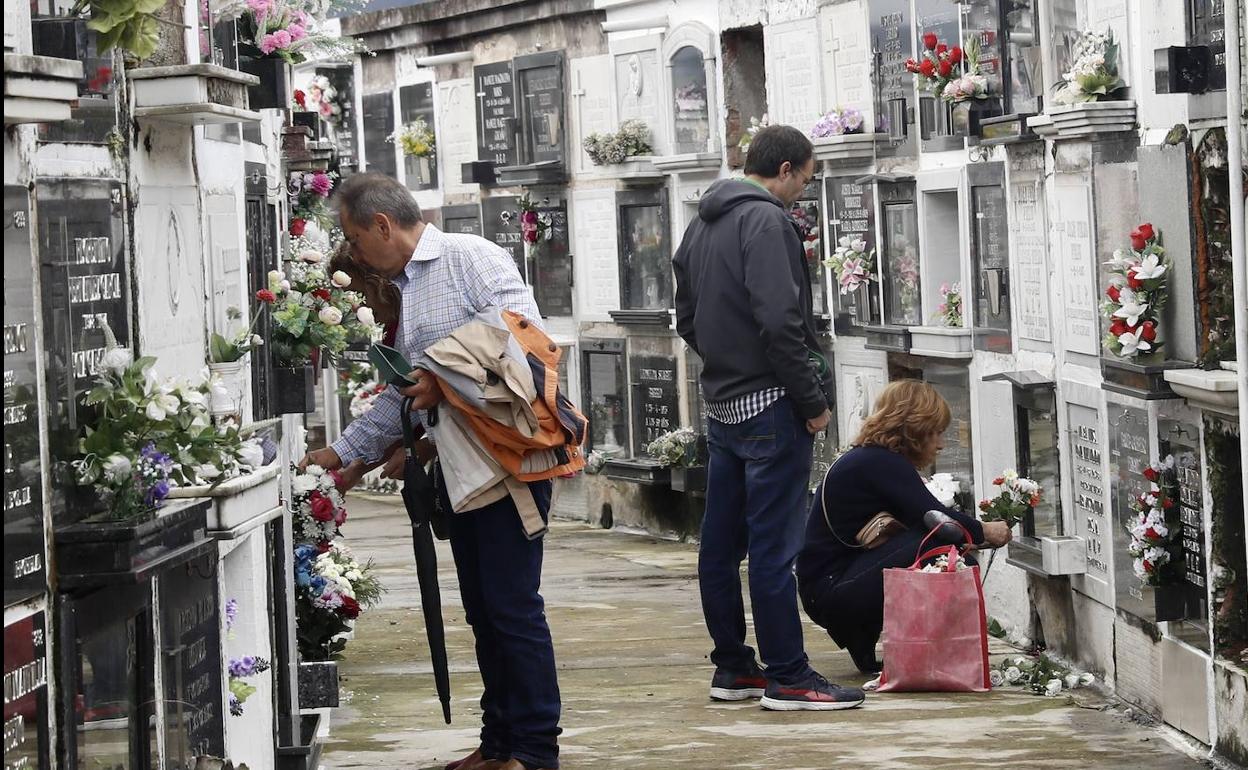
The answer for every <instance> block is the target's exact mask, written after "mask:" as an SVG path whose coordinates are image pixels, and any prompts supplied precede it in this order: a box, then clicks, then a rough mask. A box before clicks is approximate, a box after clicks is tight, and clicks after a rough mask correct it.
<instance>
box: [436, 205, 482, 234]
mask: <svg viewBox="0 0 1248 770" xmlns="http://www.w3.org/2000/svg"><path fill="white" fill-rule="evenodd" d="M442 232H444V233H456V234H458V235H481V210H480V209H479V208H477V206H475V205H467V206H443V207H442Z"/></svg>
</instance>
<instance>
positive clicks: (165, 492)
mask: <svg viewBox="0 0 1248 770" xmlns="http://www.w3.org/2000/svg"><path fill="white" fill-rule="evenodd" d="M168 496H169V482H168V481H165V480H164V479H161V480H160V481H157V482H156V483H155V484H153V485H152V486H150V487H148V488H147V494H146V495H144V497H143V501H144V502H145V503H146V504H147V506H148V507H149V508H159V507H160V506H161V505H163V504H164V502H165V498H166V497H168Z"/></svg>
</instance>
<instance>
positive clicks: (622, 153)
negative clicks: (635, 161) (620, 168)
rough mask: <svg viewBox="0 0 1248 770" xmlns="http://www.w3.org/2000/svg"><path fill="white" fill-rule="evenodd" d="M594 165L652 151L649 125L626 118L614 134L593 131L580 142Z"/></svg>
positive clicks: (610, 162) (619, 161) (612, 162)
mask: <svg viewBox="0 0 1248 770" xmlns="http://www.w3.org/2000/svg"><path fill="white" fill-rule="evenodd" d="M581 146H582V147H583V148H584V149H585V153H586V154H587V155H589V160H590V162H592V163H593V164H594V165H595V166H602V165H610V164H614V163H623V162H624V161H626V160H628V159H629V158H631V157H634V156H637V155H649V154H650V153H652V152H654V148H653V147H651V146H650V127H649V126H647V125H646V124H645V122H644V121H641V120H626V121H624V122H623V123H621V124H620V130H619V131H616V132H615V133H614V134H610V133H607V134H600V133H598V132H594V133H592V134H590V135H589V136H587V137H585V140H584V141H583V142H581Z"/></svg>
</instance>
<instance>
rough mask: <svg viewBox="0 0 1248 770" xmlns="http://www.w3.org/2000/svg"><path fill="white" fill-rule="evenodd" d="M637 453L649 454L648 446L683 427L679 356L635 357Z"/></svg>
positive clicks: (634, 385) (631, 365) (634, 446)
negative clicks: (678, 372)
mask: <svg viewBox="0 0 1248 770" xmlns="http://www.w3.org/2000/svg"><path fill="white" fill-rule="evenodd" d="M629 369H630V371H631V374H632V386H633V454H634V455H635V456H637V457H644V456H646V446H647V445H648V444H649V443H650V442H651V441H654V440H655V439H656V438H658V437H659V436H661V435H662V434H664V433H667V432H668V431H671V430H675V429H677V428H679V427H680V395H679V391H678V379H677V369H676V359H675V358H671V357H668V356H632V357H631V358H630V360H629Z"/></svg>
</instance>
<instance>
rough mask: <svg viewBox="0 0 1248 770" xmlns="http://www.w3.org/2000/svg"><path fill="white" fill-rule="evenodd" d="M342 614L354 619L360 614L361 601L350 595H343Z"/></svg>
mask: <svg viewBox="0 0 1248 770" xmlns="http://www.w3.org/2000/svg"><path fill="white" fill-rule="evenodd" d="M342 614H343V615H345V616H346V617H348V618H351V619H352V620H354V619H355V618H358V617H359V616H360V603H359V602H357V601H356V600H355V599H352V598H351V597H350V596H344V597H342Z"/></svg>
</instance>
